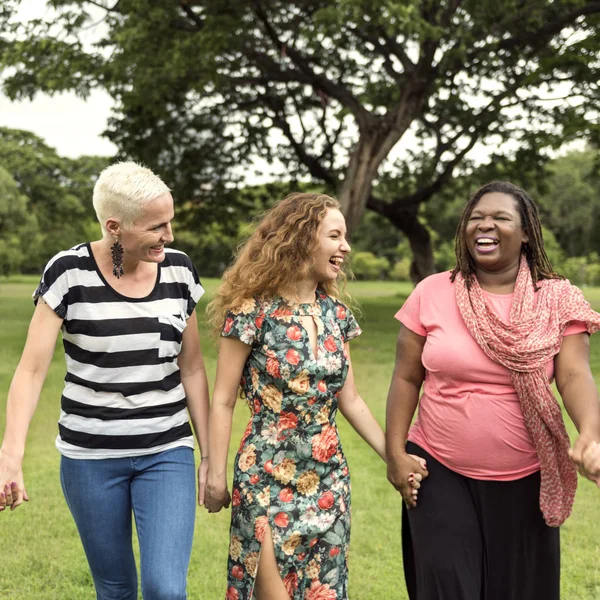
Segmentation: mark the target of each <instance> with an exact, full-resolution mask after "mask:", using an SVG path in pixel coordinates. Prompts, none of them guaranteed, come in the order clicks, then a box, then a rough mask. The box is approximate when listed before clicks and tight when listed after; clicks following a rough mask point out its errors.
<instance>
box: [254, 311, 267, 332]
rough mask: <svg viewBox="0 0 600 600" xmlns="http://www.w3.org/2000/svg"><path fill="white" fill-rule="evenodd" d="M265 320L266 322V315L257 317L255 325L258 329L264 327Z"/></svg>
mask: <svg viewBox="0 0 600 600" xmlns="http://www.w3.org/2000/svg"><path fill="white" fill-rule="evenodd" d="M264 320H265V315H263V314H262V313H261V314H260V315H258V317H256V319H254V324H255V325H256V328H257V329H260V328H261V327H262V325H263V321H264Z"/></svg>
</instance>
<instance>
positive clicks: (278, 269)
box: [207, 192, 346, 335]
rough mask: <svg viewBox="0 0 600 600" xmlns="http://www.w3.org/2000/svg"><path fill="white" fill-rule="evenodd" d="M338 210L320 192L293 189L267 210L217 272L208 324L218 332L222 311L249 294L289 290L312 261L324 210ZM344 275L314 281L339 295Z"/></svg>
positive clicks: (270, 294)
mask: <svg viewBox="0 0 600 600" xmlns="http://www.w3.org/2000/svg"><path fill="white" fill-rule="evenodd" d="M331 208H334V209H337V210H339V209H340V204H339V202H338V201H337V200H335V199H334V198H331V197H330V196H326V195H325V194H307V193H300V192H296V193H293V194H289V195H288V196H286V197H285V198H284V199H283V200H280V201H279V202H278V203H277V204H275V206H273V208H271V209H270V210H269V211H268V212H267V213H266V214H265V215H264V216H263V218H262V219H261V220H260V222H259V223H258V225H257V227H256V229H255V230H254V232H253V233H252V235H251V236H250V238H249V239H248V240H247V241H246V242H245V243H244V244H243V245H242V246H241V247H240V248H239V250H238V253H237V256H236V258H235V260H234V262H233V264H232V265H231V266H230V267H229V268H228V269H227V270H226V271H225V273H223V277H222V279H221V284H220V285H219V287H218V288H217V291H216V292H215V295H214V297H213V299H212V301H211V302H210V304H209V305H208V307H207V311H208V317H209V323H210V325H211V326H212V329H213V332H214V333H215V334H216V335H218V334H219V333H220V331H221V328H222V327H223V322H224V320H225V317H226V315H227V312H228V311H229V310H231V309H232V308H236V307H238V306H240V305H241V304H243V303H244V302H245V301H246V300H249V299H251V298H262V299H270V298H276V297H278V296H280V295H281V293H282V292H283V291H289V290H293V289H294V287H295V286H296V285H297V283H298V281H301V280H302V279H304V278H305V277H307V276H308V275H309V273H310V271H311V269H312V267H313V265H314V258H313V256H314V251H315V248H317V247H318V246H317V245H318V238H317V234H318V232H319V227H320V225H321V222H322V221H323V218H324V217H325V214H326V213H327V211H328V210H329V209H331ZM345 283H346V275H345V273H344V272H343V271H342V272H340V275H339V276H338V280H332V281H330V280H328V281H322V282H320V283H319V285H318V287H319V289H321V290H323V291H324V292H326V293H327V294H329V295H331V296H334V297H340V296H342V295H343V294H344V288H345Z"/></svg>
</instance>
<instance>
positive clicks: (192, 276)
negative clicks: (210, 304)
mask: <svg viewBox="0 0 600 600" xmlns="http://www.w3.org/2000/svg"><path fill="white" fill-rule="evenodd" d="M186 258H188V257H186ZM188 260H189V263H190V273H189V276H188V290H189V296H188V303H187V318H188V319H189V318H190V317H191V316H192V314H193V313H194V309H195V308H196V304H198V301H199V300H200V298H202V296H204V288H203V287H202V283H201V282H200V276H199V275H198V271H197V270H196V267H195V266H194V263H193V262H192V261H191V260H190V259H189V258H188Z"/></svg>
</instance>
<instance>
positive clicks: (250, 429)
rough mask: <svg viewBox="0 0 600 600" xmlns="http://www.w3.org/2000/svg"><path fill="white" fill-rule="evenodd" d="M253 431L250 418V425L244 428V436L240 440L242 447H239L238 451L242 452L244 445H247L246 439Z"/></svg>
mask: <svg viewBox="0 0 600 600" xmlns="http://www.w3.org/2000/svg"><path fill="white" fill-rule="evenodd" d="M251 431H252V420H250V421H249V422H248V425H246V429H245V430H244V435H243V436H242V440H241V442H240V447H239V449H238V452H241V451H242V450H243V449H244V446H245V445H246V440H247V439H248V436H249V435H250V432H251Z"/></svg>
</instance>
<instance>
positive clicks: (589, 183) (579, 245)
mask: <svg viewBox="0 0 600 600" xmlns="http://www.w3.org/2000/svg"><path fill="white" fill-rule="evenodd" d="M597 160H598V152H597V151H593V150H586V151H581V152H571V153H569V154H567V155H565V156H562V157H560V158H557V159H556V160H554V161H552V163H551V164H550V166H549V177H548V180H547V182H546V185H545V190H544V192H543V193H541V194H540V195H539V198H538V201H539V204H540V212H541V214H542V218H543V220H544V224H545V225H546V227H548V228H549V229H551V230H552V232H553V233H554V235H555V236H556V239H557V241H558V243H559V244H560V246H561V248H562V249H563V250H564V252H565V253H566V255H567V256H585V255H586V254H588V253H589V252H594V251H595V252H600V236H599V235H598V232H599V231H600V173H599V172H598V170H597Z"/></svg>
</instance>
